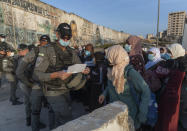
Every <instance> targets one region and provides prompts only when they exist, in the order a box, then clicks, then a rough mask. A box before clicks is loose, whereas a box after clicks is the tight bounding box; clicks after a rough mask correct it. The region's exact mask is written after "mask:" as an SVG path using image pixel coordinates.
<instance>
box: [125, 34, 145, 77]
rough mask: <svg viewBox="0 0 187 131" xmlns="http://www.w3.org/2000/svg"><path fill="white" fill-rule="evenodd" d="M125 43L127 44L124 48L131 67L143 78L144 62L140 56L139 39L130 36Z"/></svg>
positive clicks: (141, 55)
mask: <svg viewBox="0 0 187 131" xmlns="http://www.w3.org/2000/svg"><path fill="white" fill-rule="evenodd" d="M126 42H127V44H126V45H125V47H124V48H125V50H126V51H127V52H128V54H129V57H130V64H131V65H133V67H134V69H135V70H136V71H138V72H139V73H140V74H141V75H142V76H144V72H145V68H144V65H145V61H144V58H143V54H142V45H141V39H140V38H139V37H137V36H130V37H129V38H128V39H127V41H126Z"/></svg>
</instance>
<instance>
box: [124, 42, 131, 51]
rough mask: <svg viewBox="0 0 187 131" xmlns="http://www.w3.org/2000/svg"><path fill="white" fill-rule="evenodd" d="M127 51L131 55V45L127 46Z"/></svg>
mask: <svg viewBox="0 0 187 131" xmlns="http://www.w3.org/2000/svg"><path fill="white" fill-rule="evenodd" d="M125 50H126V51H127V52H128V53H129V52H130V51H131V45H128V44H126V45H125Z"/></svg>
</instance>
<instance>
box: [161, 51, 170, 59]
mask: <svg viewBox="0 0 187 131" xmlns="http://www.w3.org/2000/svg"><path fill="white" fill-rule="evenodd" d="M162 58H163V59H165V60H169V59H171V54H170V53H165V54H164V55H163V56H162Z"/></svg>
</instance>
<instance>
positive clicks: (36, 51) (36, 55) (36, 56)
mask: <svg viewBox="0 0 187 131" xmlns="http://www.w3.org/2000/svg"><path fill="white" fill-rule="evenodd" d="M34 53H35V57H34V61H33V63H32V65H33V66H34V65H35V64H36V60H37V58H38V54H39V47H35V48H34Z"/></svg>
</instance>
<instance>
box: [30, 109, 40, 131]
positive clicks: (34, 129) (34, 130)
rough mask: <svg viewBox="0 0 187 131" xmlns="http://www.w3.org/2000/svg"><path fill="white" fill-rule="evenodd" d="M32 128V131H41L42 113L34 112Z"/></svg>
mask: <svg viewBox="0 0 187 131" xmlns="http://www.w3.org/2000/svg"><path fill="white" fill-rule="evenodd" d="M31 127H32V131H39V130H40V112H32V117H31Z"/></svg>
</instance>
